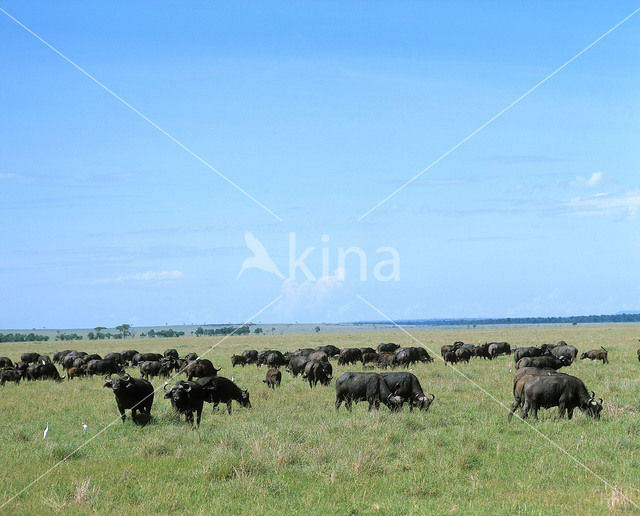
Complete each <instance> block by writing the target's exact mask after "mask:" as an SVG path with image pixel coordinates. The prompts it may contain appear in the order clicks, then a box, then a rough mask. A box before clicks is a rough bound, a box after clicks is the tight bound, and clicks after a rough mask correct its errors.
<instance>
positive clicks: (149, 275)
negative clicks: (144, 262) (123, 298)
mask: <svg viewBox="0 0 640 516" xmlns="http://www.w3.org/2000/svg"><path fill="white" fill-rule="evenodd" d="M180 278H184V274H183V273H182V272H181V271H146V272H139V273H137V274H129V275H127V276H120V277H119V278H118V281H162V280H172V279H180Z"/></svg>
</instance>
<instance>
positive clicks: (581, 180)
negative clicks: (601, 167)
mask: <svg viewBox="0 0 640 516" xmlns="http://www.w3.org/2000/svg"><path fill="white" fill-rule="evenodd" d="M603 177H604V174H603V173H602V172H600V171H598V172H594V173H593V174H591V175H590V176H589V177H584V176H578V177H576V178H574V179H573V180H572V181H570V182H569V185H570V186H578V187H589V188H593V187H594V186H598V185H599V184H600V182H601V181H602V178H603Z"/></svg>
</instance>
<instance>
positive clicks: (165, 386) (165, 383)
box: [162, 382, 169, 392]
mask: <svg viewBox="0 0 640 516" xmlns="http://www.w3.org/2000/svg"><path fill="white" fill-rule="evenodd" d="M167 385H169V382H164V385H163V386H162V388H163V389H164V392H167Z"/></svg>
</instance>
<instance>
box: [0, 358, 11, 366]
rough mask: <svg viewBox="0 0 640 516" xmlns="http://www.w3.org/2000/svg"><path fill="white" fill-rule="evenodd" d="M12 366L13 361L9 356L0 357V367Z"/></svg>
mask: <svg viewBox="0 0 640 516" xmlns="http://www.w3.org/2000/svg"><path fill="white" fill-rule="evenodd" d="M2 367H13V362H12V361H11V359H10V358H9V357H0V368H2Z"/></svg>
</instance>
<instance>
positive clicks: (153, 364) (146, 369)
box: [139, 360, 171, 380]
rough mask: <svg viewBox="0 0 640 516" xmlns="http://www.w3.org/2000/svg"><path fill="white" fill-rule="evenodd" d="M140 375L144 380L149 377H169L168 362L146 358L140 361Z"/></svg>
mask: <svg viewBox="0 0 640 516" xmlns="http://www.w3.org/2000/svg"><path fill="white" fill-rule="evenodd" d="M139 365H140V375H141V376H142V378H144V379H145V380H148V379H149V378H151V377H155V376H163V377H165V378H169V376H171V369H170V366H169V364H168V363H165V362H159V361H157V360H147V361H145V362H140V364H139Z"/></svg>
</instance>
